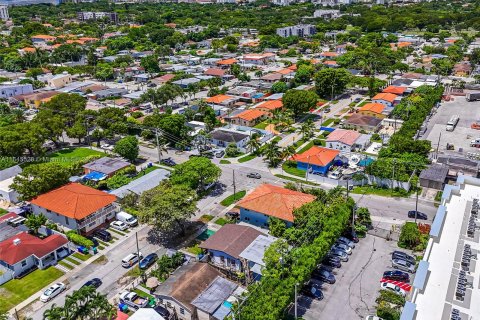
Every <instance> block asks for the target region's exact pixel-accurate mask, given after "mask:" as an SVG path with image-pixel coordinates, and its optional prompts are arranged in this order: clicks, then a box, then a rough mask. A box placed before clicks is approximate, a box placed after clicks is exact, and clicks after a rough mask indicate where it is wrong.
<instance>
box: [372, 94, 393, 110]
mask: <svg viewBox="0 0 480 320" xmlns="http://www.w3.org/2000/svg"><path fill="white" fill-rule="evenodd" d="M397 98H398V96H397V95H396V94H393V93H384V92H382V93H379V94H377V95H376V96H375V97H373V98H372V102H373V103H381V104H383V105H385V106H387V107H393V104H394V102H395V100H396V99H397Z"/></svg>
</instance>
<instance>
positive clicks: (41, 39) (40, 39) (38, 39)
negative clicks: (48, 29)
mask: <svg viewBox="0 0 480 320" xmlns="http://www.w3.org/2000/svg"><path fill="white" fill-rule="evenodd" d="M30 39H31V40H32V42H33V43H34V44H35V43H38V44H40V43H46V42H53V41H55V40H57V38H56V37H54V36H49V35H46V34H37V35H35V36H32V37H31V38H30Z"/></svg>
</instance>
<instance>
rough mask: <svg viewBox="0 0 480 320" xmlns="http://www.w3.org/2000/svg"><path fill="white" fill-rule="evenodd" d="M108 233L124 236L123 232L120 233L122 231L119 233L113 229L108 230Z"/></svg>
mask: <svg viewBox="0 0 480 320" xmlns="http://www.w3.org/2000/svg"><path fill="white" fill-rule="evenodd" d="M108 231H110V232H113V233H116V234H118V235H121V236H124V235H125V233H124V232H122V231H120V230H117V229H113V228H110V229H108Z"/></svg>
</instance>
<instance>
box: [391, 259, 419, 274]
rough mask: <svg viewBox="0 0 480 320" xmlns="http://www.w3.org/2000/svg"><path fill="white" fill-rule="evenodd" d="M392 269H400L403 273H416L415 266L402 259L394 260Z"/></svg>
mask: <svg viewBox="0 0 480 320" xmlns="http://www.w3.org/2000/svg"><path fill="white" fill-rule="evenodd" d="M392 267H393V268H394V269H399V270H402V271H406V272H410V273H414V272H415V265H414V264H411V263H410V262H408V261H406V260H402V259H393V260H392Z"/></svg>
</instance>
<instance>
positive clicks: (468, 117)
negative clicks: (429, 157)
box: [421, 97, 480, 153]
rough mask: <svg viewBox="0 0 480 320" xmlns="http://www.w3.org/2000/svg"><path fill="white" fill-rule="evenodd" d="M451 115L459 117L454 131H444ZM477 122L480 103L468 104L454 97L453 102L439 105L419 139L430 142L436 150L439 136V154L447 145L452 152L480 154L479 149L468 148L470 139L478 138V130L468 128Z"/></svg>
mask: <svg viewBox="0 0 480 320" xmlns="http://www.w3.org/2000/svg"><path fill="white" fill-rule="evenodd" d="M453 115H458V116H460V120H459V121H458V124H457V127H456V128H455V130H454V131H446V130H445V128H446V124H447V122H448V120H450V118H451V117H452V116H453ZM477 120H480V101H474V102H468V101H466V100H465V98H464V97H455V98H454V101H449V102H442V103H441V107H440V108H438V111H437V112H436V114H435V115H433V116H432V117H431V118H430V120H429V122H428V128H427V131H426V132H425V134H424V135H423V136H422V137H421V139H426V140H430V141H431V142H432V147H433V148H436V147H437V145H438V138H439V136H440V134H441V137H440V148H439V151H440V152H441V153H442V152H445V150H446V146H447V143H450V144H453V145H454V147H455V150H454V152H458V151H462V152H463V153H466V152H480V149H478V148H475V147H470V141H471V140H472V139H476V138H480V130H475V129H472V128H471V127H470V126H471V125H472V123H473V122H475V121H477ZM459 148H461V149H459Z"/></svg>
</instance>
